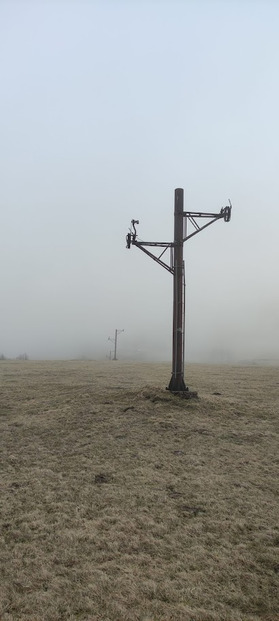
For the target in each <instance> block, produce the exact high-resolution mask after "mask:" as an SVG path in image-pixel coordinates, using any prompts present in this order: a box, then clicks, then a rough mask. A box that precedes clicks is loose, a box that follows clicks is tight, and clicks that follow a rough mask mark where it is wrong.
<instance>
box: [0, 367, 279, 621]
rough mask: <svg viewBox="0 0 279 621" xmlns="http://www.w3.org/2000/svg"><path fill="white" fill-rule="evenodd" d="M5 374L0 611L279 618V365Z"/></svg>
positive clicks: (191, 620) (169, 620) (69, 616)
mask: <svg viewBox="0 0 279 621" xmlns="http://www.w3.org/2000/svg"><path fill="white" fill-rule="evenodd" d="M0 373H1V376H2V383H1V406H0V424H1V445H2V446H1V460H2V468H3V469H2V475H1V544H0V546H1V548H0V550H1V552H0V555H1V585H0V600H1V605H0V619H1V621H12V620H18V619H24V620H26V621H57V620H64V619H65V620H68V621H71V620H74V619H77V620H87V621H95V620H96V621H97V620H101V621H136V620H137V621H259V620H262V621H275V620H278V619H279V614H278V609H279V607H278V600H279V597H278V590H277V589H278V575H279V573H278V572H279V556H278V546H279V529H278V505H277V504H276V501H277V498H276V492H277V481H276V475H277V472H278V444H277V438H278V436H276V426H277V424H278V403H279V369H278V368H271V367H269V368H268V367H266V368H258V367H243V368H241V367H226V366H224V367H217V366H199V365H192V366H189V368H188V376H187V381H188V382H189V384H190V386H191V388H192V389H197V390H198V392H199V399H198V400H197V401H194V400H192V401H185V400H180V399H179V398H177V397H175V396H173V395H171V394H169V393H168V392H167V391H166V390H164V386H165V385H167V383H168V381H169V379H170V369H169V365H163V364H161V365H152V364H123V363H120V362H116V363H115V362H106V363H96V362H48V363H37V362H6V361H4V362H1V363H0ZM214 393H221V394H214Z"/></svg>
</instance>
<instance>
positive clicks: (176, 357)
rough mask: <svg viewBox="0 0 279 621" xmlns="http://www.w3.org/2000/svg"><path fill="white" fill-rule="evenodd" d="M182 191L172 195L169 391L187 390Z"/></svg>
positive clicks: (176, 191)
mask: <svg viewBox="0 0 279 621" xmlns="http://www.w3.org/2000/svg"><path fill="white" fill-rule="evenodd" d="M183 199H184V191H183V190H182V189H181V188H177V189H176V190H175V193H174V252H173V260H174V265H173V267H174V272H173V335H172V376H171V380H170V383H169V386H168V388H169V390H171V391H172V392H181V391H185V390H187V387H186V386H185V382H184V330H185V308H184V294H185V286H184V261H183V202H184V200H183Z"/></svg>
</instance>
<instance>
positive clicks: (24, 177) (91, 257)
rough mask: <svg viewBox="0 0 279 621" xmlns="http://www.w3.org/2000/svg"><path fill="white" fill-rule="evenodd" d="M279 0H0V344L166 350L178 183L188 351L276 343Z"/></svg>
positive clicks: (140, 354) (65, 349)
mask: <svg viewBox="0 0 279 621" xmlns="http://www.w3.org/2000/svg"><path fill="white" fill-rule="evenodd" d="M278 28H279V2H277V1H276V0H274V1H272V0H239V1H238V0H223V1H221V0H220V1H212V0H204V1H202V0H195V1H194V0H192V1H190V0H189V1H187V0H184V1H183V0H181V1H179V0H166V1H164V0H161V1H159V0H157V1H155V0H153V1H152V0H149V1H142V0H133V1H130V2H128V0H126V1H124V0H114V1H112V0H111V1H110V0H99V1H97V0H96V1H94V0H91V1H90V0H87V1H85V0H84V1H82V0H64V1H63V0H53V1H51V0H33V1H29V2H26V1H25V0H18V1H16V0H0V59H1V60H0V63H1V67H0V80H1V100H0V101H1V103H0V106H1V116H0V132H1V136H0V159H1V161H0V170H1V183H0V200H1V244H0V259H1V305H0V319H1V322H0V325H1V331H0V354H1V353H2V352H3V353H4V354H5V355H6V356H10V357H13V356H17V355H18V354H20V353H22V352H25V351H26V352H27V353H28V354H29V356H30V357H32V358H36V357H40V358H44V357H46V358H52V357H56V358H57V357H75V356H79V355H83V354H84V355H91V356H93V357H98V358H105V357H106V356H107V355H108V354H109V351H110V349H111V347H110V346H111V345H112V344H111V343H110V342H109V341H108V340H107V339H108V336H111V337H113V336H114V330H115V329H116V328H118V329H124V330H125V332H124V333H122V334H121V335H119V350H118V351H119V357H125V356H130V357H131V358H133V357H134V358H139V359H143V360H144V359H148V360H152V359H154V360H157V359H166V360H168V359H170V357H171V332H172V276H171V275H170V274H169V273H167V272H166V271H165V270H163V269H162V268H161V267H159V266H158V265H157V264H156V263H154V262H153V261H152V260H151V259H149V258H148V257H146V256H145V255H144V254H143V253H141V252H140V251H139V250H138V249H137V248H135V247H134V248H132V249H131V250H127V249H126V248H125V236H126V233H127V232H128V227H129V225H130V220H131V219H132V218H136V219H139V220H140V224H139V226H138V233H139V236H140V237H141V239H144V240H147V241H171V240H172V239H173V198H174V189H175V188H176V187H182V188H184V190H185V209H188V210H193V211H217V212H219V211H220V209H221V207H223V206H225V205H227V204H228V199H229V198H230V199H231V201H232V203H233V212H232V220H231V222H230V223H228V224H226V223H224V222H223V221H219V222H217V223H216V224H214V225H213V226H212V227H209V229H207V230H206V231H204V232H202V233H200V234H199V235H197V236H196V237H194V238H193V239H192V240H190V241H189V242H187V243H186V244H185V247H184V254H185V260H186V280H187V305H186V306H187V311H186V317H187V319H186V324H187V354H186V358H187V360H197V361H198V360H210V359H212V360H216V361H217V360H219V359H224V360H230V359H231V360H242V359H250V358H253V357H254V358H268V357H277V358H279V290H278V269H279V268H278V266H279V244H278V231H279V204H278V203H279V174H278V155H279V132H278V129H279V120H278V118H279V114H278V110H279V72H278V66H279V37H278Z"/></svg>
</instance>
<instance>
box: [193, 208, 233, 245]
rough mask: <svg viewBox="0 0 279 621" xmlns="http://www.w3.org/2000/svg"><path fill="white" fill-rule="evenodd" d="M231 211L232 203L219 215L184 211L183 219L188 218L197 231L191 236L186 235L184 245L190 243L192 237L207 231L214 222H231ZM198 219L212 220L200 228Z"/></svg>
mask: <svg viewBox="0 0 279 621" xmlns="http://www.w3.org/2000/svg"><path fill="white" fill-rule="evenodd" d="M231 210H232V205H231V201H229V205H228V206H227V207H222V209H221V210H220V212H219V213H207V212H203V211H183V218H188V220H189V222H190V223H191V224H192V226H193V227H194V229H195V231H194V232H193V233H190V235H186V237H184V238H183V243H184V242H186V241H188V239H191V237H194V235H197V233H200V232H201V231H203V230H204V229H206V228H207V227H208V226H210V225H211V224H213V223H214V222H217V220H224V221H225V222H229V221H230V219H231ZM196 218H211V220H210V222H207V223H206V224H204V225H203V226H200V225H199V224H198V222H196Z"/></svg>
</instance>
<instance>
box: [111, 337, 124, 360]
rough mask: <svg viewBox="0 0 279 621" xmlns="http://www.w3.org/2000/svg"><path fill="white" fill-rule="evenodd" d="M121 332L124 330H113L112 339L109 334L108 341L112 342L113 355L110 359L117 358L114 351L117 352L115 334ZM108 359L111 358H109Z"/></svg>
mask: <svg viewBox="0 0 279 621" xmlns="http://www.w3.org/2000/svg"><path fill="white" fill-rule="evenodd" d="M121 332H124V330H115V333H114V339H112V338H111V337H110V336H109V337H108V341H111V342H112V343H114V356H113V359H112V360H117V357H116V353H117V336H118V334H120V333H121ZM110 360H111V358H110Z"/></svg>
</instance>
